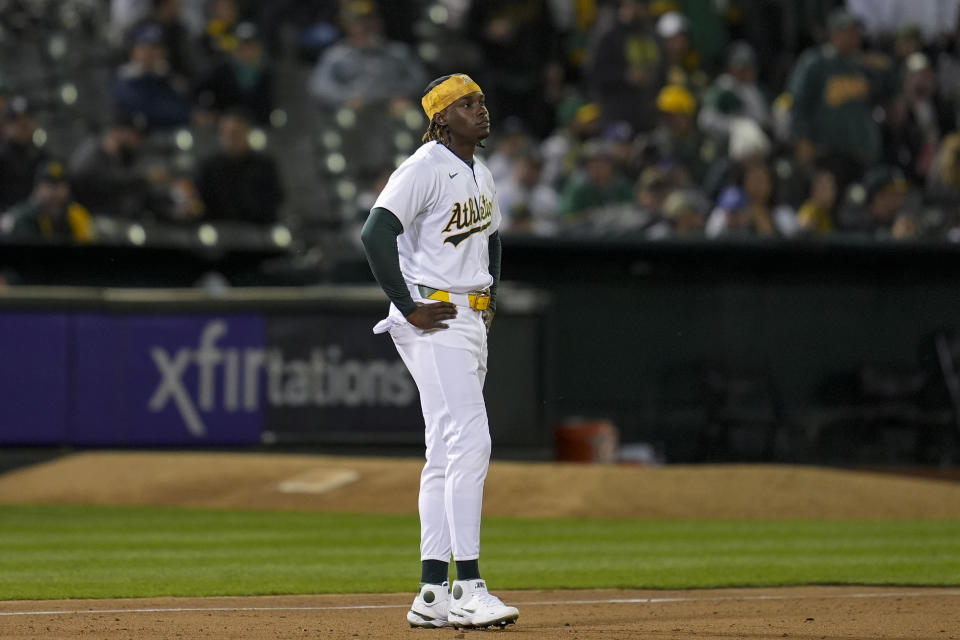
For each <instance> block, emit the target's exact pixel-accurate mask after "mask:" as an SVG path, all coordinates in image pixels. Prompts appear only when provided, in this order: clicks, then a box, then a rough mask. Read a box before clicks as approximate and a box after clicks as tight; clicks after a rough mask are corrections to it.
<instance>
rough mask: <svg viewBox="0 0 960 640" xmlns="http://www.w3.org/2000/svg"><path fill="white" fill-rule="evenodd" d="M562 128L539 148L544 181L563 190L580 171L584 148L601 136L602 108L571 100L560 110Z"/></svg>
mask: <svg viewBox="0 0 960 640" xmlns="http://www.w3.org/2000/svg"><path fill="white" fill-rule="evenodd" d="M558 118H559V120H560V126H559V127H558V128H557V130H556V131H554V132H553V133H552V134H551V135H550V136H549V137H547V139H546V140H544V141H543V143H542V144H541V145H540V153H541V155H542V156H543V180H544V181H545V182H546V183H547V184H549V185H551V186H553V187H555V188H558V189H559V188H562V185H563V184H564V183H565V182H566V181H567V178H569V177H570V175H571V174H572V173H573V171H574V170H575V169H576V168H577V164H578V163H579V161H580V152H581V149H582V148H583V145H584V144H585V143H586V142H587V140H590V139H591V138H593V137H595V136H596V135H597V134H599V133H600V107H599V106H597V104H596V103H593V102H589V103H584V102H583V101H582V100H579V99H576V98H571V99H569V100H568V101H567V102H566V103H565V104H563V105H561V108H560V109H559V113H558Z"/></svg>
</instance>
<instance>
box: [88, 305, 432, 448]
mask: <svg viewBox="0 0 960 640" xmlns="http://www.w3.org/2000/svg"><path fill="white" fill-rule="evenodd" d="M374 321H375V318H368V317H367V316H366V315H363V316H360V317H357V316H356V315H332V316H330V317H326V316H321V317H317V316H303V317H299V316H295V317H263V316H260V315H230V316H206V315H196V316H169V315H160V316H156V315H154V316H134V315H116V316H114V315H77V316H75V317H74V328H75V334H74V335H75V339H76V347H75V359H74V367H75V370H74V375H73V376H71V377H72V378H73V380H74V383H75V385H76V393H75V395H74V398H75V404H76V407H75V411H74V412H73V414H72V415H73V424H72V428H71V430H70V431H71V433H72V438H71V440H73V441H74V442H76V443H78V444H90V445H111V444H118V445H190V444H228V445H229V444H237V445H239V444H256V443H259V442H261V441H263V440H265V439H266V440H268V441H289V442H313V441H323V440H324V438H325V437H330V438H333V437H336V439H337V440H338V441H343V439H344V436H345V435H346V436H359V437H360V439H362V438H363V437H367V439H369V438H370V437H372V436H375V434H378V433H382V432H389V434H390V435H391V437H396V436H397V435H398V434H400V435H401V438H400V439H418V438H422V435H420V434H422V429H423V427H422V418H421V417H420V410H419V399H418V396H417V390H416V386H415V385H414V383H413V380H412V379H411V378H410V375H409V374H408V373H407V370H406V367H404V365H403V363H402V362H401V361H400V359H399V357H398V356H397V354H396V351H395V350H394V349H393V345H392V343H391V342H390V340H389V339H384V338H383V337H382V336H374V335H372V333H371V332H370V326H372V324H373V322H374ZM403 434H406V436H404V435H403Z"/></svg>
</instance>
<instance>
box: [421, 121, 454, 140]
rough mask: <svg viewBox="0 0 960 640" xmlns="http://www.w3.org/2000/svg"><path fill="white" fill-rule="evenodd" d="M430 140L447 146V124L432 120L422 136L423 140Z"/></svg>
mask: <svg viewBox="0 0 960 640" xmlns="http://www.w3.org/2000/svg"><path fill="white" fill-rule="evenodd" d="M431 140H436V141H437V142H439V143H440V144H442V145H443V146H447V143H448V142H449V140H448V139H447V125H445V124H440V123H438V122H437V121H436V120H432V121H431V122H430V126H429V127H427V131H426V133H424V134H423V138H422V141H423V142H430V141H431Z"/></svg>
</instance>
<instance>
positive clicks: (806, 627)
mask: <svg viewBox="0 0 960 640" xmlns="http://www.w3.org/2000/svg"><path fill="white" fill-rule="evenodd" d="M501 595H503V596H504V597H505V599H506V600H507V601H509V602H511V603H514V604H516V605H517V607H518V608H519V609H520V620H519V621H518V623H517V624H516V625H515V626H511V627H508V628H507V629H506V630H505V631H502V632H500V631H486V632H481V631H454V630H453V629H440V630H422V629H410V628H409V627H407V626H406V621H405V620H404V613H405V610H406V607H407V606H409V602H410V599H411V594H389V595H381V596H377V595H362V596H296V597H269V598H267V597H255V598H205V599H186V598H164V599H143V600H113V601H104V600H93V601H90V600H82V601H81V600H72V601H71V600H68V601H56V602H0V637H3V638H4V639H5V640H37V639H41V638H42V639H44V640H47V639H50V638H57V639H60V638H96V639H97V640H121V639H123V640H128V639H132V638H136V639H138V640H161V639H162V640H182V639H191V640H192V639H197V638H203V639H204V640H219V639H224V640H226V639H231V640H268V639H269V640H287V639H290V640H294V639H297V640H300V639H303V638H323V639H324V640H340V639H343V640H353V638H365V639H368V640H394V639H396V638H412V639H418V640H422V639H424V638H428V637H429V638H431V639H433V638H437V640H446V639H453V638H456V639H458V640H459V639H463V638H468V637H474V638H476V637H481V636H482V637H488V636H483V634H491V635H492V634H498V633H502V634H504V637H513V638H518V639H519V638H526V639H529V640H548V639H549V640H556V639H561V640H563V639H569V640H589V639H594V638H596V639H598V640H599V639H601V638H602V639H603V640H608V639H610V640H640V639H643V640H650V639H657V640H661V639H662V640H667V639H674V638H675V639H685V640H686V639H691V638H719V639H726V638H746V639H750V640H759V639H766V638H771V639H772V638H778V639H780V638H795V639H796V638H800V639H810V640H820V639H823V638H830V639H836V638H857V639H859V638H878V639H884V640H886V639H889V640H907V639H909V640H923V639H933V638H937V639H941V640H957V639H958V638H960V631H958V629H960V613H958V612H960V590H947V589H902V588H901V589H892V588H888V589H876V588H855V587H847V588H839V587H823V588H809V587H805V588H794V589H774V590H759V589H725V590H722V591H657V592H650V591H520V592H513V593H510V592H504V593H502V594H501ZM494 637H496V636H494Z"/></svg>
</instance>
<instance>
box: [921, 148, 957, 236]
mask: <svg viewBox="0 0 960 640" xmlns="http://www.w3.org/2000/svg"><path fill="white" fill-rule="evenodd" d="M927 197H928V198H929V200H930V201H931V203H932V204H935V205H939V206H941V207H944V208H949V209H955V208H956V207H960V133H951V134H950V135H948V136H946V137H945V138H944V139H943V141H942V142H941V144H940V149H939V151H938V152H937V155H936V157H935V158H934V160H933V165H932V166H931V168H930V173H929V174H927ZM954 217H955V218H956V219H957V220H958V221H960V216H954Z"/></svg>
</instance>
